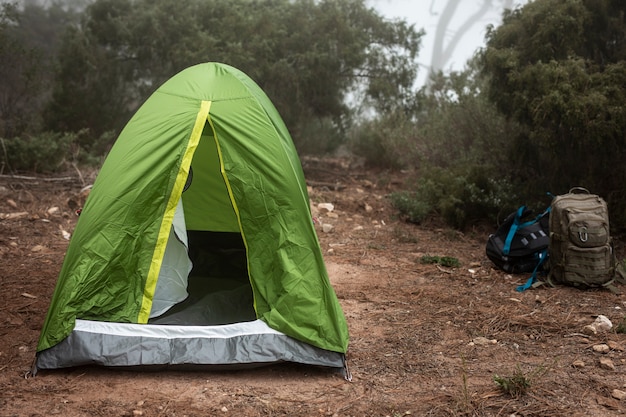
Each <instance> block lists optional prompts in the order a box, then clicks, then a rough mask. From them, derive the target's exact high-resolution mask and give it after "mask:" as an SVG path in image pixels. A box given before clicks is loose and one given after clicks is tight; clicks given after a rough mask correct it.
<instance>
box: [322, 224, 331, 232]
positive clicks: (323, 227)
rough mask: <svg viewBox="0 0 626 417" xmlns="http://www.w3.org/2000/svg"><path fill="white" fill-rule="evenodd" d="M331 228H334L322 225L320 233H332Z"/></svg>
mask: <svg viewBox="0 0 626 417" xmlns="http://www.w3.org/2000/svg"><path fill="white" fill-rule="evenodd" d="M333 228H334V226H333V225H332V224H328V223H324V224H323V225H322V231H323V232H324V233H330V232H332V230H333Z"/></svg>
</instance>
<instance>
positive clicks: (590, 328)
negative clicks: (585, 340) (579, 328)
mask: <svg viewBox="0 0 626 417" xmlns="http://www.w3.org/2000/svg"><path fill="white" fill-rule="evenodd" d="M583 333H584V334H587V335H589V336H593V335H594V334H597V333H598V329H596V326H594V325H592V324H588V325H586V326H585V327H583Z"/></svg>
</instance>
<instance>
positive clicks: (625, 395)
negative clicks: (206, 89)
mask: <svg viewBox="0 0 626 417" xmlns="http://www.w3.org/2000/svg"><path fill="white" fill-rule="evenodd" d="M611 397H613V398H615V399H616V400H620V401H623V400H624V399H626V392H625V391H622V390H620V389H614V390H613V392H611Z"/></svg>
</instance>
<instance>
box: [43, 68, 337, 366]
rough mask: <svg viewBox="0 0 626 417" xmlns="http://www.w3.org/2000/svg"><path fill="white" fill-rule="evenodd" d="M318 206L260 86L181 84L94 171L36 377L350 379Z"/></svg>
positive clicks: (230, 79) (196, 77) (233, 72)
mask: <svg viewBox="0 0 626 417" xmlns="http://www.w3.org/2000/svg"><path fill="white" fill-rule="evenodd" d="M309 204H310V203H309V197H308V192H307V189H306V184H305V180H304V173H303V171H302V166H301V164H300V161H299V159H298V156H297V153H296V149H295V147H294V145H293V142H292V140H291V137H290V135H289V133H288V131H287V128H286V127H285V125H284V123H283V121H282V120H281V118H280V116H279V114H278V112H277V111H276V109H275V108H274V106H273V105H272V103H271V102H270V100H269V99H268V97H267V96H266V95H265V93H264V92H263V91H262V90H261V89H260V88H259V86H258V85H256V84H255V83H254V81H252V80H251V79H250V78H249V77H248V76H247V75H245V74H244V73H243V72H241V71H239V70H237V69H235V68H233V67H231V66H228V65H225V64H220V63H205V64H199V65H196V66H193V67H190V68H187V69H186V70H184V71H182V72H180V73H178V74H177V75H175V76H174V77H172V78H171V79H170V80H168V81H167V82H166V83H165V84H163V85H162V86H161V87H160V88H159V89H158V90H157V91H156V92H154V93H153V94H152V95H151V96H150V97H149V98H148V100H147V101H146V102H145V103H144V104H143V105H142V106H141V107H140V108H139V110H138V111H137V112H136V114H135V115H134V116H133V117H132V119H131V120H130V121H129V122H128V124H127V125H126V127H125V128H124V130H123V131H122V132H121V134H120V136H119V137H118V139H117V141H116V143H115V145H114V146H113V148H112V149H111V152H110V153H109V155H108V156H107V158H106V161H105V162H104V164H103V166H102V169H101V171H100V173H99V174H98V177H97V179H96V181H95V183H94V185H93V188H92V191H91V193H90V195H89V197H88V199H87V201H86V203H85V207H84V209H83V210H82V213H81V215H80V217H79V219H78V222H77V224H76V228H75V230H74V234H73V236H72V239H71V241H70V245H69V247H68V250H67V253H66V256H65V259H64V262H63V267H62V269H61V272H60V275H59V279H58V282H57V285H56V288H55V291H54V294H53V297H52V300H51V303H50V307H49V310H48V314H47V316H46V319H45V322H44V325H43V329H42V331H41V336H40V339H39V343H38V346H37V355H36V360H35V365H34V369H33V371H34V372H36V371H37V370H38V369H56V368H64V367H72V366H80V365H102V366H111V367H144V366H148V367H154V366H158V367H161V366H167V367H169V366H171V367H180V368H198V367H200V368H202V367H209V368H222V367H228V368H232V367H235V368H236V367H246V366H258V365H263V364H270V363H276V362H283V361H289V362H297V363H303V364H310V365H319V366H327V367H332V368H339V369H340V370H344V371H346V372H347V368H346V367H345V353H346V350H347V347H348V327H347V323H346V319H345V316H344V314H343V311H342V309H341V307H340V305H339V302H338V300H337V296H336V294H335V292H334V290H333V289H332V287H331V285H330V281H329V279H328V273H327V271H326V266H325V265H324V260H323V257H322V252H321V249H320V245H319V241H318V238H317V234H316V232H315V228H314V225H313V222H312V219H311V212H310V205H309ZM346 375H347V374H346Z"/></svg>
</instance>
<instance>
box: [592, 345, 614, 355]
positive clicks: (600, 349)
mask: <svg viewBox="0 0 626 417" xmlns="http://www.w3.org/2000/svg"><path fill="white" fill-rule="evenodd" d="M593 351H594V352H598V353H609V352H610V351H611V348H610V347H609V345H606V344H604V343H601V344H599V345H593Z"/></svg>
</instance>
